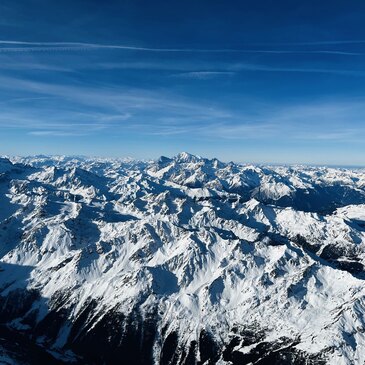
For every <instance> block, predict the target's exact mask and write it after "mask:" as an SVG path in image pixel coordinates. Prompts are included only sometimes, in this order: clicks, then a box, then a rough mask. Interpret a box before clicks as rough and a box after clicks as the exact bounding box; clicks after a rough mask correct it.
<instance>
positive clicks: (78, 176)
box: [0, 153, 365, 364]
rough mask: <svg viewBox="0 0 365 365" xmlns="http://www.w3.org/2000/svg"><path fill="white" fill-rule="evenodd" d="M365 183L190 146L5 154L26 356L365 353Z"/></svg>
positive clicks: (152, 358)
mask: <svg viewBox="0 0 365 365" xmlns="http://www.w3.org/2000/svg"><path fill="white" fill-rule="evenodd" d="M364 186H365V172H364V171H362V170H345V169H334V168H311V167H303V166H296V167H265V166H249V165H238V164H234V163H228V164H225V163H222V162H220V161H218V160H216V159H213V160H208V159H204V158H201V157H198V156H193V155H190V154H187V153H182V154H179V155H177V156H175V157H174V158H167V157H161V158H160V159H159V160H157V161H150V162H139V161H133V160H130V159H127V160H118V159H114V160H108V159H87V158H81V157H75V158H66V157H47V156H36V157H28V158H11V160H8V159H5V158H4V159H0V202H1V207H2V208H1V212H0V257H1V261H0V288H1V289H0V320H1V322H0V323H1V324H2V325H6V326H7V327H6V328H7V331H16V333H17V334H18V335H19V336H21V338H22V339H23V340H24V341H26V343H28V344H29V346H30V347H31V346H33V347H32V350H28V351H27V352H28V354H29V356H28V359H26V360H19V359H18V360H17V359H15V360H14V361H15V363H17V362H16V361H18V363H21V362H20V361H28V363H30V364H33V363H34V364H35V363H37V364H39V363H40V361H41V362H42V361H46V360H36V356H49V355H48V354H50V355H52V356H54V357H55V358H56V359H58V360H55V361H59V362H65V363H67V362H74V363H79V364H84V363H85V364H121V363H128V364H153V363H156V364H195V363H199V364H215V363H218V364H232V363H233V364H248V363H254V364H285V363H288V364H292V363H295V364H302V363H303V364H308V363H309V364H327V363H328V364H354V363H355V364H357V363H359V364H361V363H363V362H364V361H365V351H364V345H365V337H364V336H365V335H364V333H365V323H364V320H365V319H364V305H365V301H364V294H365V289H364V285H363V284H364V279H365V274H364V264H365V249H364V248H365V246H364V243H365V233H364V232H365V190H364ZM4 338H5V340H6V336H5V335H4ZM4 346H5V347H4V348H5V350H3V351H1V349H0V358H1V356H2V355H1V354H2V353H4V354H5V355H3V356H4V358H5V356H7V357H8V358H9V356H10V355H9V351H7V350H6V349H7V345H6V344H5V345H4ZM30 347H29V348H30ZM39 351H41V352H42V351H43V352H44V354H45V355H39ZM10 352H11V351H10ZM35 354H38V355H35ZM9 361H10V360H9ZM47 361H48V362H46V363H49V360H47ZM25 363H26V362H25Z"/></svg>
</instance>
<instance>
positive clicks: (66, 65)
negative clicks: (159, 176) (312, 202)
mask: <svg viewBox="0 0 365 365" xmlns="http://www.w3.org/2000/svg"><path fill="white" fill-rule="evenodd" d="M364 24H365V2H361V1H355V0H351V1H336V0H335V1H329V0H324V1H292V0H290V1H289V0H288V1H282V0H278V1H244V0H241V1H232V0H230V1H215V0H213V1H209V2H208V1H196V0H195V1H190V0H188V1H175V0H172V1H168V2H167V1H159V0H157V1H147V0H146V1H141V0H125V1H110V0H109V1H106V2H101V1H77V0H73V1H69V0H65V1H49V0H48V1H39V0H27V1H25V0H23V1H22V0H20V1H16V2H14V1H8V0H3V1H1V3H0V105H1V107H0V154H9V155H28V154H82V155H98V156H121V157H122V156H132V157H137V158H149V157H152V158H154V157H158V156H159V155H173V154H176V153H178V152H180V151H189V152H191V153H195V154H199V155H203V156H206V157H218V158H220V159H222V160H233V161H240V162H264V163H265V162H271V163H313V164H337V165H364V164H365V161H364V155H365V123H364V118H365V67H364V65H365V27H364Z"/></svg>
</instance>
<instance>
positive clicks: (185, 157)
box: [174, 152, 202, 163]
mask: <svg viewBox="0 0 365 365" xmlns="http://www.w3.org/2000/svg"><path fill="white" fill-rule="evenodd" d="M174 160H175V161H177V162H179V163H186V162H198V161H201V160H202V158H201V157H200V156H196V155H192V154H191V153H188V152H180V153H179V154H177V155H176V156H175V157H174Z"/></svg>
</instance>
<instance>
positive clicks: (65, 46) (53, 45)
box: [0, 40, 364, 56]
mask: <svg viewBox="0 0 365 365" xmlns="http://www.w3.org/2000/svg"><path fill="white" fill-rule="evenodd" d="M323 44H325V43H323ZM333 44H336V43H333ZM338 44H341V43H338ZM0 45H3V46H6V47H0V53H16V52H73V51H93V50H103V49H104V50H108V49H109V50H125V51H141V52H179V53H252V54H255V53H256V54H329V55H331V54H332V55H347V56H361V55H364V53H362V52H349V51H343V50H290V49H271V50H270V49H241V48H220V49H203V48H158V47H156V48H154V47H140V46H128V45H120V44H101V43H84V42H23V41H12V40H0ZM297 45H300V44H299V43H298V44H297ZM303 45H304V44H303ZM9 46H11V47H9Z"/></svg>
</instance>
